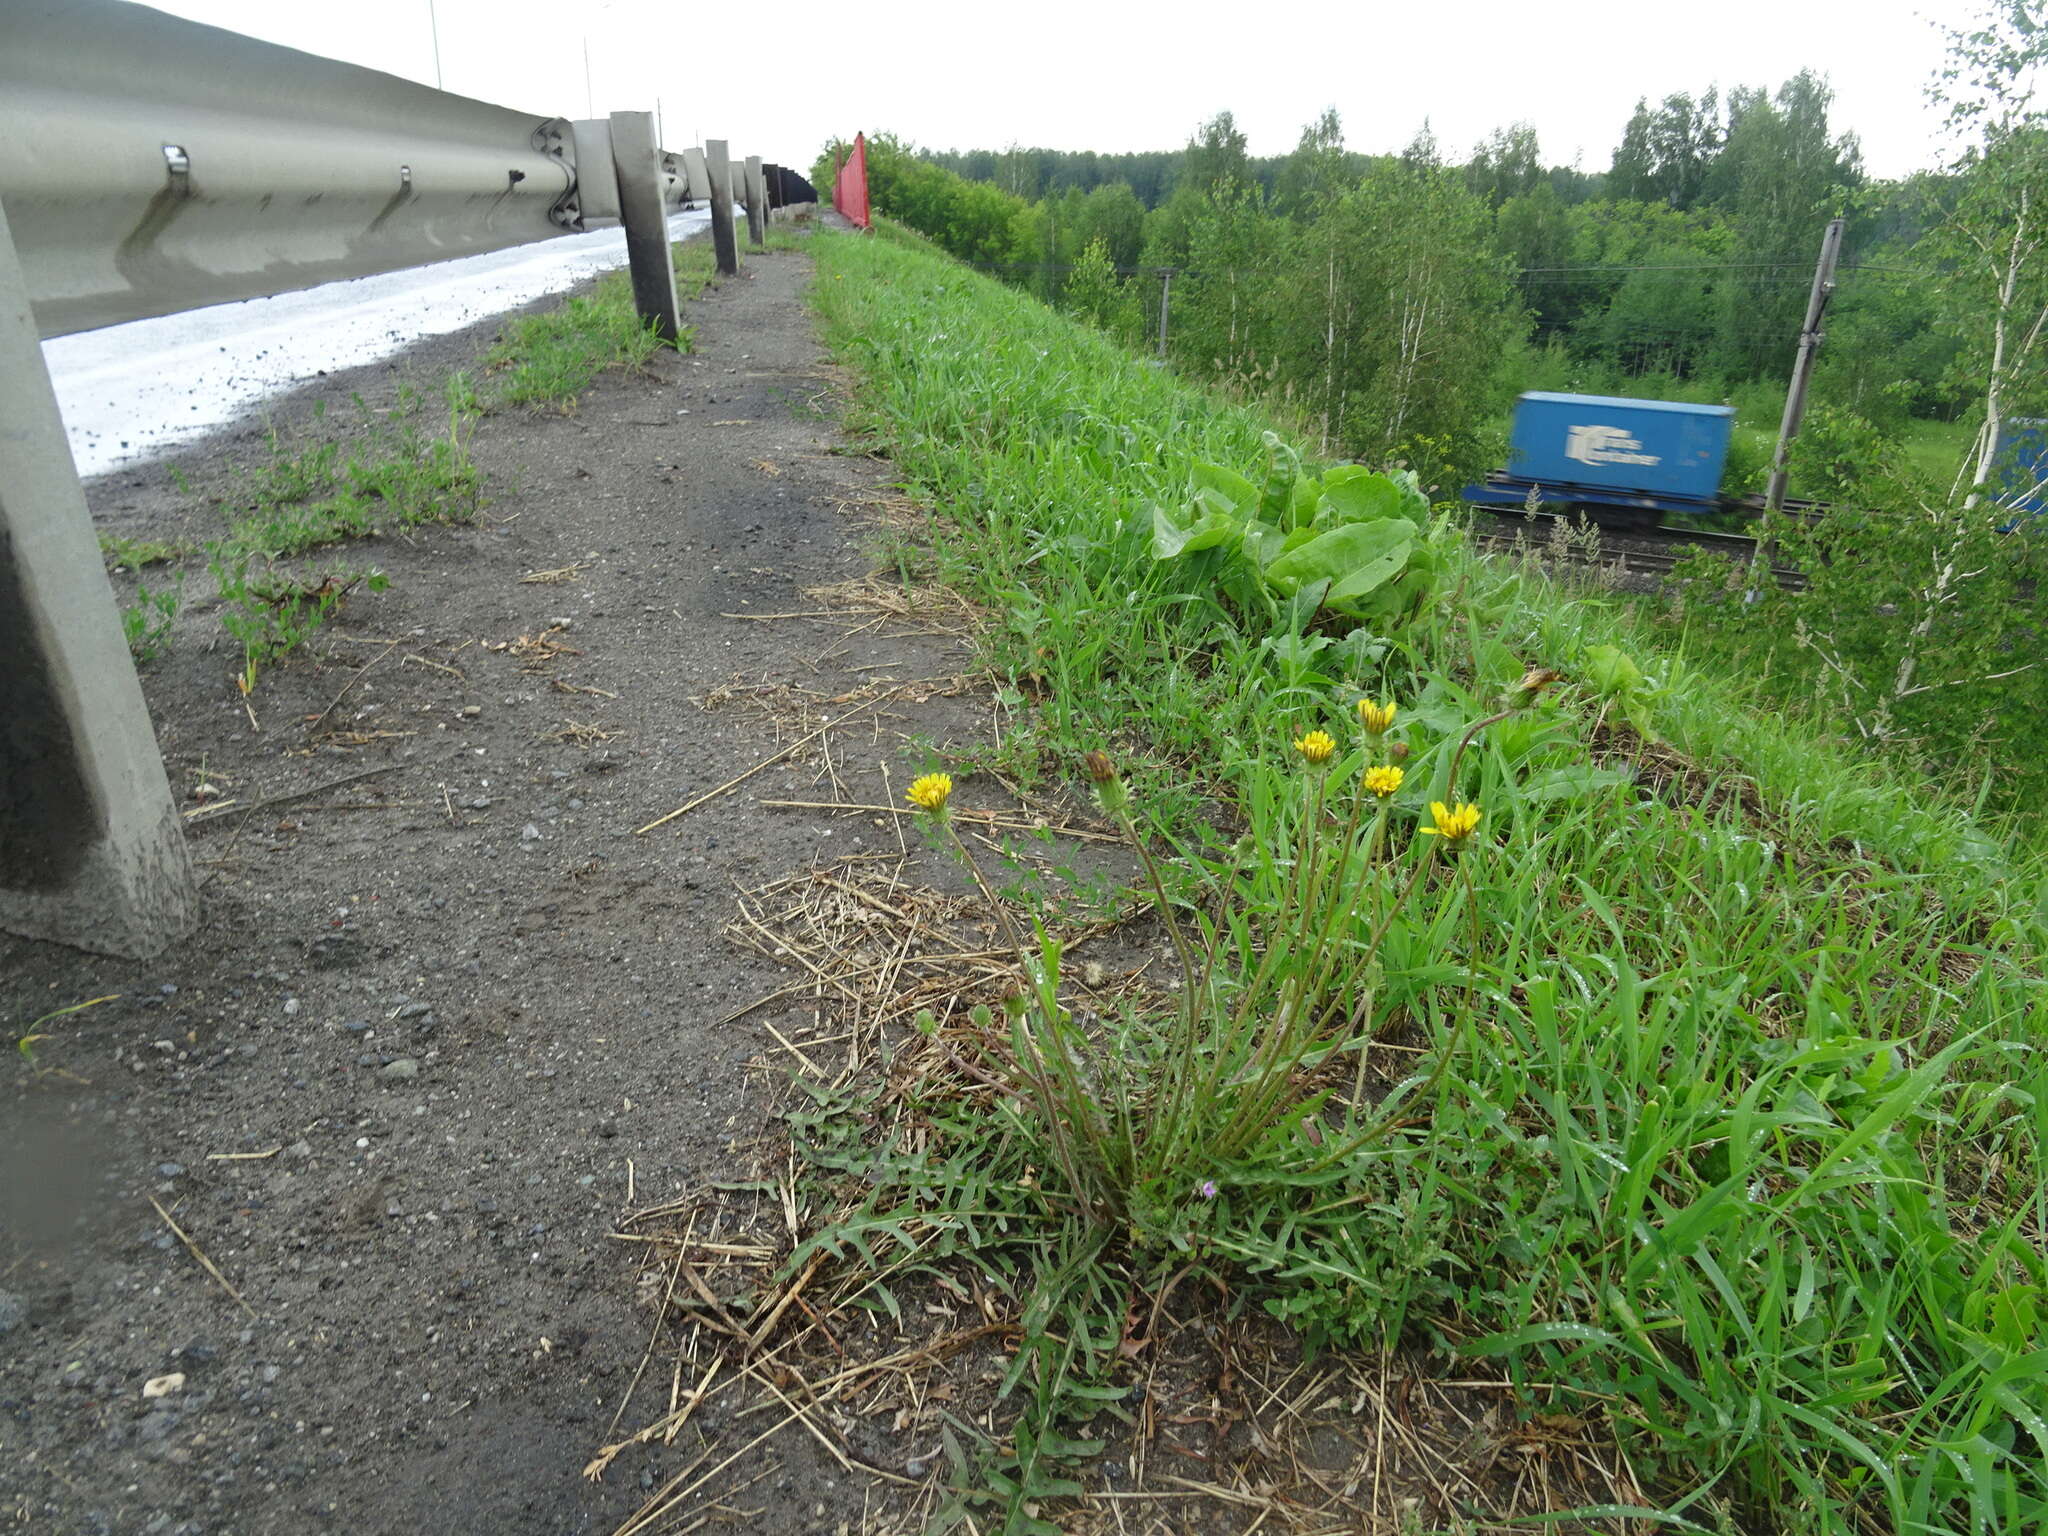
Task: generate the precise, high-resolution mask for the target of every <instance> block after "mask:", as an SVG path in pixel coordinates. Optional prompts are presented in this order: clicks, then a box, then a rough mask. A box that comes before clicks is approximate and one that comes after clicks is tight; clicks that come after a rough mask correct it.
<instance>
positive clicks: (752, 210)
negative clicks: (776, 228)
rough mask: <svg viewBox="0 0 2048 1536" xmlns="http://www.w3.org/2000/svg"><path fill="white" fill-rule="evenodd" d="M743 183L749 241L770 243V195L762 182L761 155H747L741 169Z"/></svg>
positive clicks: (751, 243) (749, 242)
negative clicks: (745, 193) (745, 190)
mask: <svg viewBox="0 0 2048 1536" xmlns="http://www.w3.org/2000/svg"><path fill="white" fill-rule="evenodd" d="M741 176H742V178H743V184H744V185H745V187H746V189H747V196H746V204H747V243H748V244H750V245H757V246H760V245H766V244H767V243H768V196H767V188H766V187H765V186H763V185H762V183H761V157H760V156H759V155H749V156H747V163H746V165H745V167H744V168H743V169H742V171H741Z"/></svg>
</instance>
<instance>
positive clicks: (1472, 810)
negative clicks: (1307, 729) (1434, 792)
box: [1422, 800, 1480, 847]
mask: <svg viewBox="0 0 2048 1536" xmlns="http://www.w3.org/2000/svg"><path fill="white" fill-rule="evenodd" d="M1429 814H1430V815H1431V816H1432V817H1433V818H1435V821H1436V825H1435V826H1433V827H1424V828H1423V829H1422V834H1423V836H1425V837H1440V838H1442V839H1443V840H1444V841H1445V843H1447V844H1449V845H1451V846H1453V847H1455V846H1456V845H1457V844H1459V843H1462V842H1464V841H1465V839H1466V838H1468V837H1470V836H1471V835H1472V834H1473V832H1474V831H1476V830H1477V829H1478V826H1479V814H1480V813H1479V807H1478V806H1476V805H1457V806H1449V805H1445V804H1444V803H1443V801H1441V800H1432V801H1430V802H1429Z"/></svg>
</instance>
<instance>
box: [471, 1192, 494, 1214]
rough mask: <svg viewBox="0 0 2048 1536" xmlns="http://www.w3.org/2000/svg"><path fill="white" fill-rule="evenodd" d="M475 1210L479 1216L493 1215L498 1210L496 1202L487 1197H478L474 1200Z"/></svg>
mask: <svg viewBox="0 0 2048 1536" xmlns="http://www.w3.org/2000/svg"><path fill="white" fill-rule="evenodd" d="M476 1208H477V1211H478V1213H479V1214H481V1215H485V1216H491V1215H495V1214H496V1212H497V1209H498V1202H497V1201H495V1200H493V1199H492V1198H491V1197H490V1196H489V1195H478V1196H477V1199H476Z"/></svg>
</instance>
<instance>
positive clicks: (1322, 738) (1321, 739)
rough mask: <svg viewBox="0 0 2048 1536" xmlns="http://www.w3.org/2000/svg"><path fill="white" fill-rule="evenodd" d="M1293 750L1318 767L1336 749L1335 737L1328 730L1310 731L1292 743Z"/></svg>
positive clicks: (1328, 758) (1327, 759)
mask: <svg viewBox="0 0 2048 1536" xmlns="http://www.w3.org/2000/svg"><path fill="white" fill-rule="evenodd" d="M1294 750H1295V751H1297V752H1299V753H1300V754H1301V755H1302V756H1303V757H1305V758H1307V759H1308V761H1309V762H1310V763H1312V764H1315V765H1316V766H1318V767H1320V766H1321V765H1322V764H1324V763H1327V762H1328V761H1329V760H1330V757H1331V754H1333V753H1334V752H1335V751H1336V750H1337V739H1336V738H1335V737H1334V736H1332V735H1331V734H1330V733H1329V732H1328V731H1310V732H1309V733H1308V734H1307V735H1306V736H1304V737H1302V738H1301V739H1300V740H1299V741H1297V742H1296V743H1295V744H1294Z"/></svg>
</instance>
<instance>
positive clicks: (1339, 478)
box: [1316, 464, 1419, 528]
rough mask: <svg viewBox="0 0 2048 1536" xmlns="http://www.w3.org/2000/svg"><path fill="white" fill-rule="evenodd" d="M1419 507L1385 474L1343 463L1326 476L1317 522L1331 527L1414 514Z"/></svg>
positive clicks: (1324, 477)
mask: <svg viewBox="0 0 2048 1536" xmlns="http://www.w3.org/2000/svg"><path fill="white" fill-rule="evenodd" d="M1418 510H1419V509H1418V508H1417V507H1416V506H1415V504H1414V503H1413V502H1412V501H1411V500H1410V499H1409V497H1408V496H1407V494H1406V493H1405V492H1404V491H1403V490H1402V488H1401V487H1400V486H1398V485H1396V484H1395V483H1394V482H1393V481H1392V480H1389V479H1388V478H1387V477H1386V476H1385V475H1380V474H1375V473H1373V472H1372V471H1371V470H1369V469H1365V468H1362V467H1360V466H1359V465H1356V464H1340V465H1339V466H1337V468H1335V469H1333V470H1330V471H1329V472H1327V473H1326V474H1325V475H1324V476H1323V505H1322V509H1321V510H1320V511H1319V512H1317V513H1316V522H1317V523H1318V524H1320V525H1321V526H1323V527H1325V528H1328V527H1332V526H1339V525H1342V524H1344V523H1363V522H1371V521H1373V520H1375V519H1378V518H1385V517H1411V518H1412V517H1413V516H1414V515H1415V513H1416V512H1417V511H1418Z"/></svg>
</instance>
